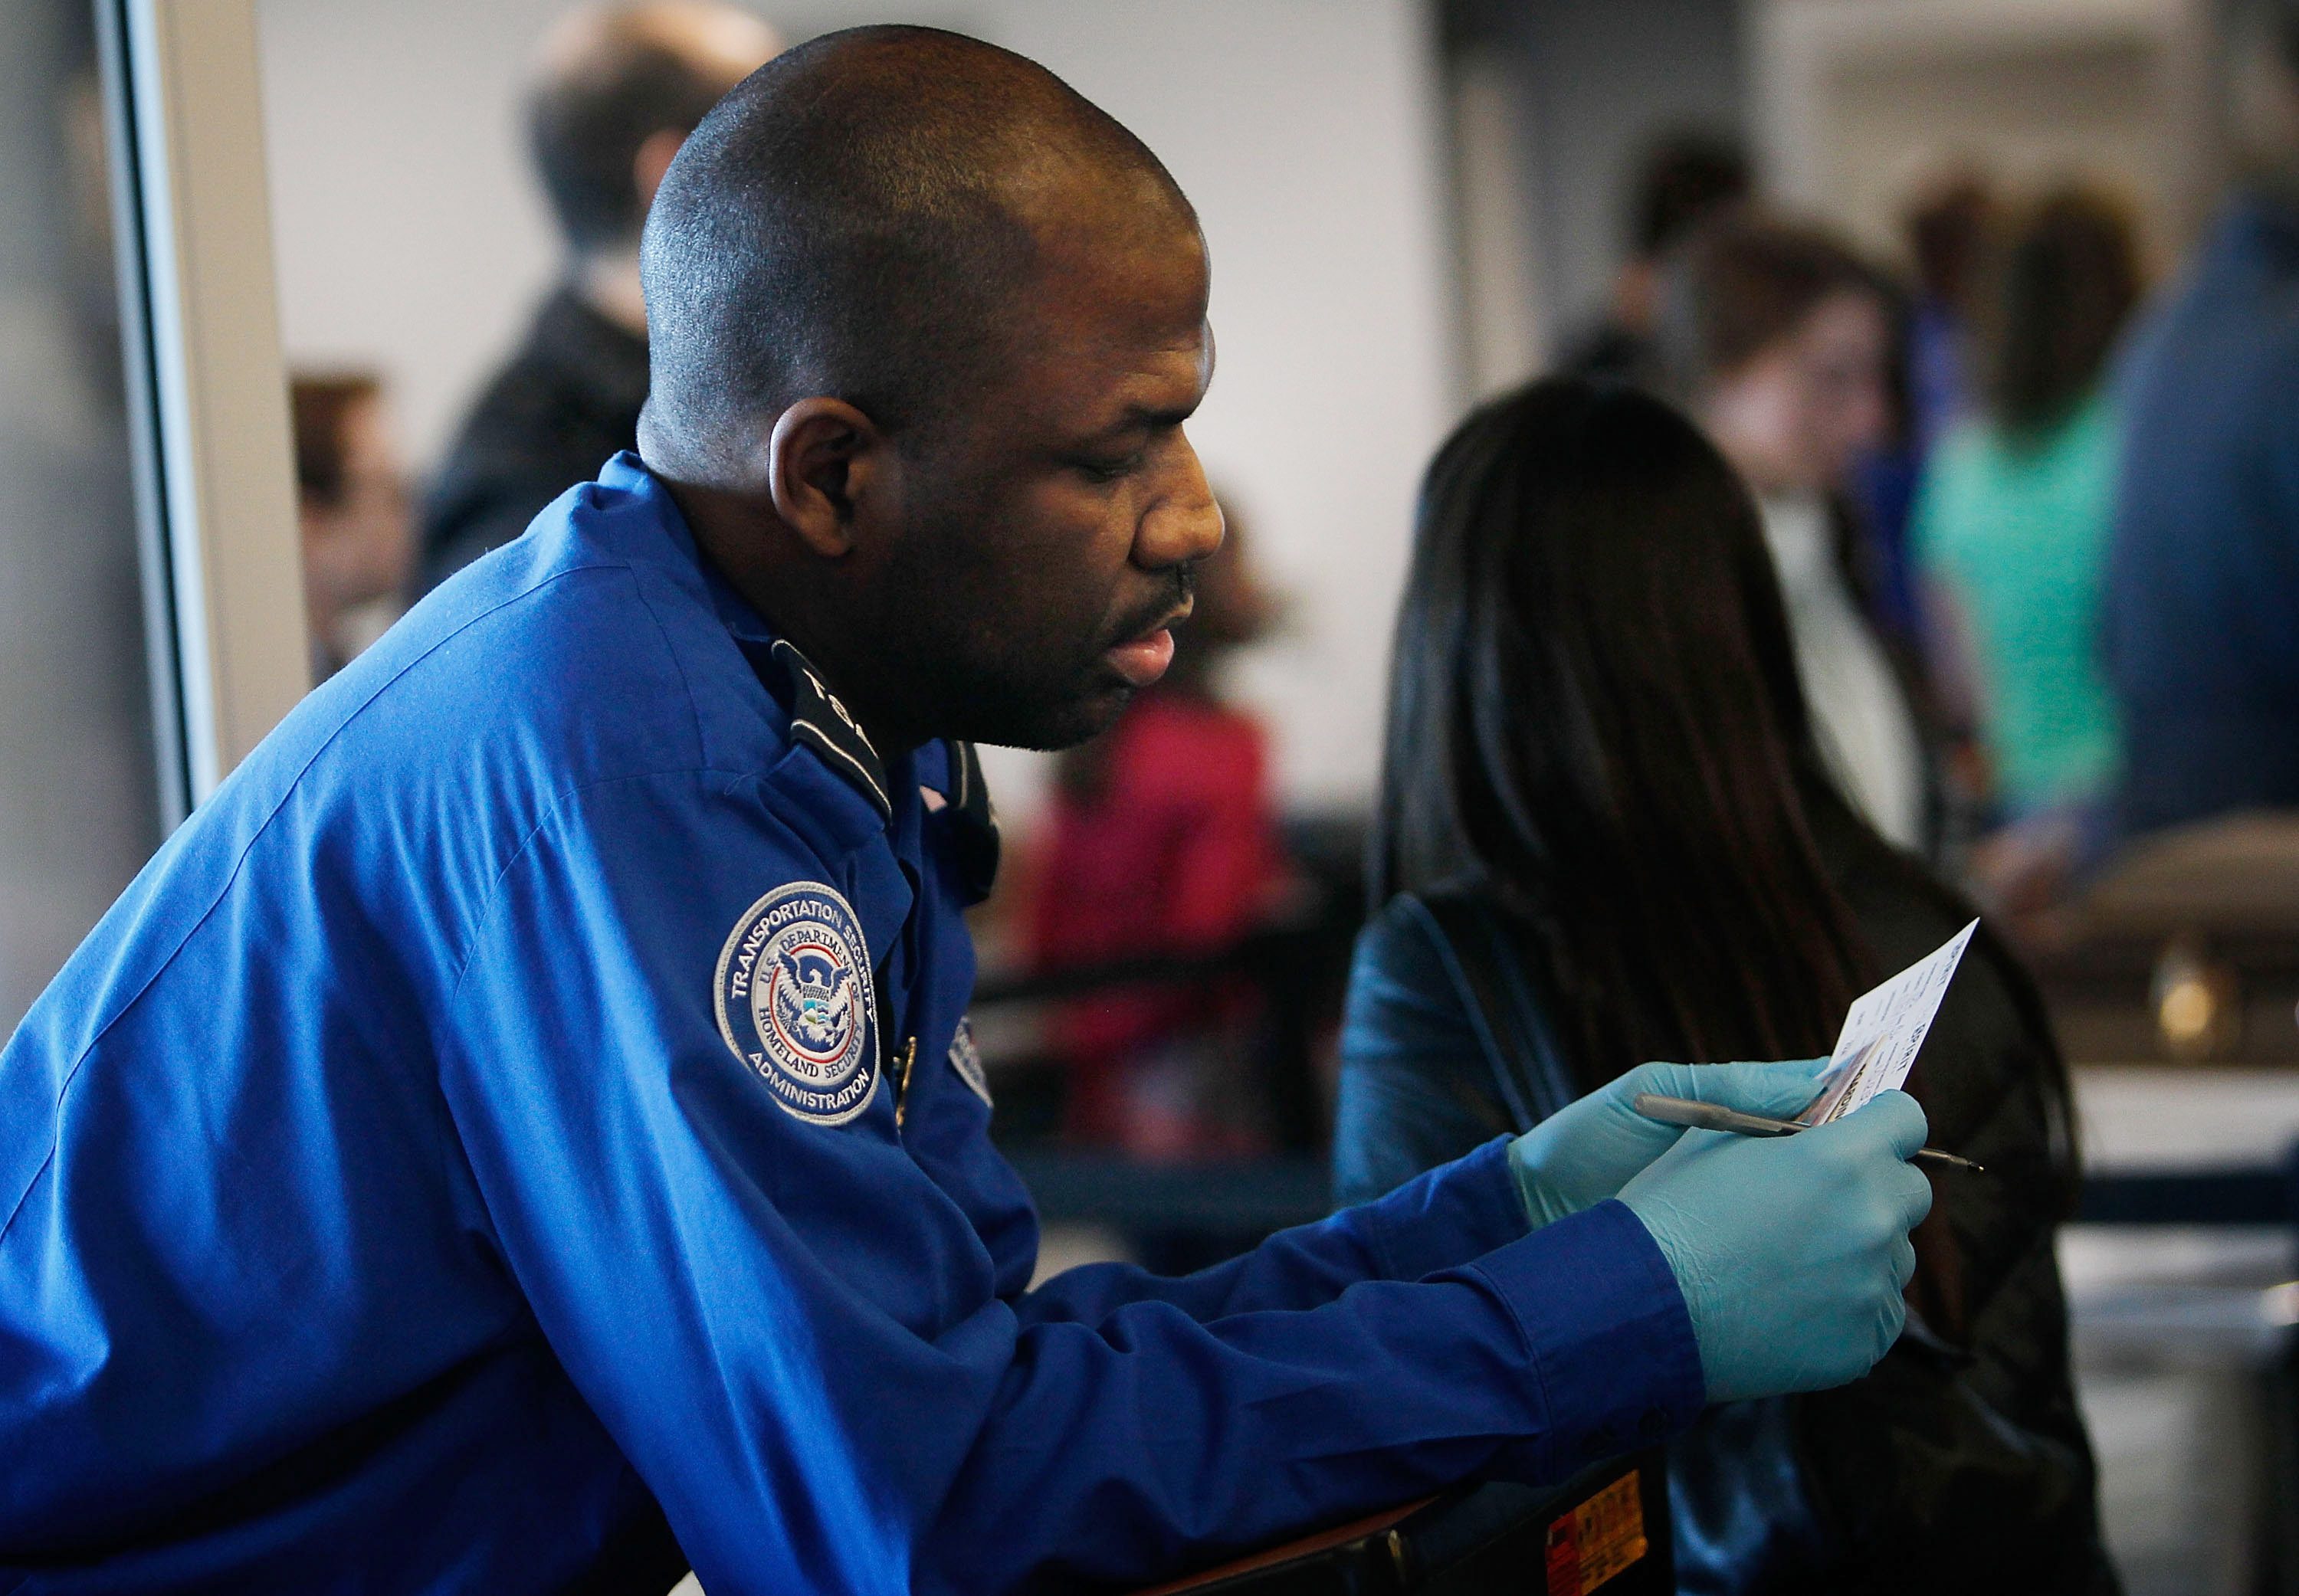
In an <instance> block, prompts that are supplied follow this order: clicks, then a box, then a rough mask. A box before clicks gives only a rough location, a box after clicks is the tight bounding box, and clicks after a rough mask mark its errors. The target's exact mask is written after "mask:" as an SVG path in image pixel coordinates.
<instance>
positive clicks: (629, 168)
mask: <svg viewBox="0 0 2299 1596" xmlns="http://www.w3.org/2000/svg"><path fill="white" fill-rule="evenodd" d="M780 47H781V45H780V41H779V40H778V39H777V38H776V35H775V33H774V30H773V29H770V28H768V26H767V24H766V23H764V22H762V21H759V19H758V18H757V17H756V16H754V15H752V14H751V12H746V11H741V10H738V9H736V8H735V7H733V6H730V5H724V4H709V3H706V0H657V3H656V4H646V5H638V6H632V7H627V8H624V9H618V10H604V9H597V10H587V11H583V12H577V13H576V14H575V15H573V16H570V17H569V18H568V19H567V20H566V21H564V22H562V23H560V26H559V27H558V28H557V29H554V30H553V31H552V33H551V35H550V36H549V37H547V38H546V39H545V40H544V47H543V52H542V56H541V60H540V62H539V66H538V72H537V78H536V82H535V87H534V88H533V90H532V91H531V93H530V95H529V96H528V99H527V142H528V145H529V148H530V151H531V153H532V154H533V156H534V160H535V171H536V175H537V176H538V178H540V179H541V181H542V184H543V188H544V194H545V195H546V196H547V197H548V198H549V200H550V202H551V209H552V215H553V217H554V218H555V219H556V220H557V221H558V224H559V231H560V239H561V241H562V244H563V245H564V248H565V251H566V264H565V268H564V269H563V271H562V272H561V274H560V282H559V285H558V286H556V287H555V288H553V289H552V291H551V293H550V294H549V295H548V296H547V297H546V298H545V299H544V302H543V303H542V305H541V307H540V308H539V309H538V310H536V311H535V319H534V321H533V322H532V323H531V324H530V325H529V327H528V328H527V337H526V339H525V340H524V341H523V342H522V343H520V345H519V348H518V350H517V351H515V352H513V354H512V355H511V357H510V360H508V361H507V362H506V363H505V364H504V365H503V366H502V368H501V369H500V370H498V371H497V372H496V373H495V374H494V376H491V377H489V378H488V379H487V383H486V386H485V387H484V388H483V389H482V390H481V392H480V393H479V396H478V398H477V401H475V402H474V403H473V405H472V407H471V409H470V412H469V414H468V415H467V416H466V417H465V418H464V419H463V423H462V426H461V428H460V429H459V430H458V432H457V433H456V434H455V439H454V442H452V444H450V445H449V447H448V451H447V456H446V459H445V461H444V464H443V465H442V466H441V467H440V469H439V473H438V475H437V477H436V480H435V481H434V482H433V484H432V486H431V491H430V493H429V495H428V497H427V500H426V502H425V504H424V507H423V545H422V556H421V560H420V563H419V568H418V571H417V573H416V582H417V590H418V592H419V593H422V592H428V591H430V590H431V589H432V588H434V587H436V586H437V585H438V584H439V583H441V582H443V581H444V580H445V579H446V578H447V577H448V576H451V575H453V574H454V573H455V572H457V571H459V570H461V568H462V567H463V566H467V565H469V564H470V563H471V561H473V560H475V559H477V558H478V557H479V556H480V555H482V554H485V553H486V551H487V550H490V549H493V548H495V547H497V546H498V545H500V544H503V543H507V542H510V540H511V539H513V538H515V537H517V536H518V535H519V533H522V532H524V531H526V530H527V523H528V522H529V521H531V520H533V519H534V518H535V512H536V511H538V510H540V509H542V508H543V507H544V505H546V504H548V503H550V502H551V501H552V500H553V499H556V498H557V497H559V495H560V494H561V493H563V492H566V491H567V490H568V489H569V488H570V487H572V486H574V485H575V484H577V483H578V482H588V481H589V480H590V479H591V478H592V477H593V475H596V473H597V472H598V469H599V467H600V466H601V465H602V464H603V463H604V462H605V461H606V460H607V459H609V458H610V457H611V456H612V455H614V454H615V453H616V452H617V451H620V450H625V449H635V448H636V447H637V446H638V425H639V408H640V406H642V405H643V404H644V403H645V402H646V395H647V344H646V304H645V302H644V301H643V299H642V298H641V297H640V294H639V228H640V227H641V225H642V224H643V223H644V221H645V220H646V213H647V207H648V206H649V205H650V204H651V203H653V200H654V191H655V187H656V185H658V184H659V183H660V182H661V181H662V174H663V173H664V171H665V170H668V167H669V165H670V160H671V157H672V156H674V155H676V154H677V153H678V147H679V145H681V144H683V143H685V139H686V136H687V135H688V134H689V133H691V132H693V130H694V126H695V124H696V123H697V122H700V121H701V120H702V113H703V112H706V111H709V110H710V107H711V106H712V105H713V104H715V103H718V98H719V96H721V95H724V94H725V93H726V91H727V90H728V89H730V88H732V87H735V84H737V83H739V82H741V81H742V80H743V78H745V77H747V76H748V75H749V74H750V73H751V70H753V69H754V68H756V67H758V66H759V64H760V63H761V62H765V61H767V60H768V58H769V57H771V56H772V55H773V54H775V52H776V50H777V49H779V48H780Z"/></svg>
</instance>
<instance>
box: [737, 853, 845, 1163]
mask: <svg viewBox="0 0 2299 1596" xmlns="http://www.w3.org/2000/svg"><path fill="white" fill-rule="evenodd" d="M710 996H711V1002H712V1004H713V1005H714V1006H715V1007H716V1009H717V1011H718V1034H719V1035H720V1036H722V1037H724V1038H726V1046H729V1047H731V1048H733V1049H734V1052H735V1057H736V1058H739V1059H741V1060H742V1061H743V1063H745V1064H748V1065H749V1066H750V1067H751V1069H753V1070H755V1071H758V1073H759V1077H760V1078H761V1079H764V1080H765V1082H766V1083H767V1089H768V1091H769V1092H771V1093H772V1094H773V1095H774V1099H775V1102H776V1104H778V1105H779V1106H780V1107H781V1108H782V1109H783V1110H784V1112H787V1113H790V1114H793V1115H794V1116H796V1117H797V1118H799V1119H801V1120H805V1121H809V1123H811V1124H816V1125H843V1124H845V1123H846V1122H847V1121H849V1120H851V1119H853V1118H855V1117H856V1116H857V1115H859V1114H860V1113H861V1112H862V1111H863V1110H864V1109H866V1108H867V1107H869V1106H870V1099H871V1098H872V1097H873V1096H876V1093H877V1090H878V1074H879V1071H878V1037H877V1027H878V1021H877V1013H878V1011H877V999H876V993H875V992H874V991H873V990H872V988H871V980H870V945H869V943H868V942H867V940H866V939H864V937H863V935H862V925H861V922H859V920H857V919H856V918H855V917H854V911H853V909H852V908H851V906H849V905H848V903H847V901H846V900H845V899H844V898H843V897H840V896H839V895H838V894H837V893H836V892H834V891H833V890H832V889H830V888H828V887H826V886H824V885H823V884H822V883H820V882H819V881H793V882H792V883H791V884H790V885H789V886H787V887H777V888H776V889H774V890H773V891H772V892H769V893H768V894H767V895H766V896H765V897H762V898H760V899H759V901H758V902H756V903H754V904H752V905H751V906H750V908H749V909H748V910H746V911H745V912H744V913H743V917H742V918H741V919H740V920H737V921H736V922H735V929H734V930H732V931H731V932H729V933H728V934H727V937H726V947H724V948H722V949H721V950H720V951H719V954H718V971H717V972H716V973H715V974H714V975H713V976H712V978H711V988H710Z"/></svg>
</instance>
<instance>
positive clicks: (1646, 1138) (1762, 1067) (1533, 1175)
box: [1508, 1058, 1828, 1230]
mask: <svg viewBox="0 0 2299 1596" xmlns="http://www.w3.org/2000/svg"><path fill="white" fill-rule="evenodd" d="M1827 1068H1828V1061H1827V1060H1826V1059H1824V1058H1812V1059H1801V1060H1798V1061H1797V1062H1795V1063H1784V1064H1639V1066H1638V1067H1637V1068H1635V1069H1633V1070H1631V1071H1629V1072H1628V1073H1627V1074H1626V1075H1623V1076H1622V1077H1621V1078H1620V1079H1618V1080H1615V1081H1614V1082H1613V1083H1612V1084H1611V1085H1609V1086H1606V1087H1599V1088H1598V1090H1596V1091H1593V1092H1591V1093H1589V1095H1588V1096H1585V1097H1583V1098H1581V1099H1580V1100H1579V1101H1578V1102H1576V1103H1574V1104H1572V1105H1571V1106H1570V1107H1567V1108H1565V1109H1563V1110H1561V1111H1560V1112H1556V1113H1554V1114H1551V1115H1550V1116H1549V1117H1548V1119H1546V1120H1543V1121H1541V1122H1540V1124H1538V1125H1536V1126H1534V1127H1533V1128H1532V1129H1531V1130H1528V1131H1526V1132H1525V1133H1524V1134H1523V1136H1521V1137H1517V1138H1516V1140H1515V1141H1514V1142H1512V1143H1510V1144H1509V1150H1508V1162H1509V1172H1510V1173H1511V1174H1513V1175H1515V1177H1516V1187H1517V1190H1518V1191H1519V1192H1520V1193H1521V1194H1523V1197H1524V1207H1525V1212H1526V1213H1527V1214H1528V1215H1530V1216H1531V1220H1532V1227H1533V1228H1534V1229H1536V1230H1538V1229H1539V1228H1540V1227H1541V1226H1543V1225H1547V1224H1549V1223H1552V1222H1554V1221H1555V1220H1561V1219H1563V1218H1564V1216H1565V1215H1567V1214H1571V1213H1578V1212H1580V1211H1581V1210H1582V1209H1584V1208H1593V1207H1595V1206H1596V1205H1597V1204H1598V1203H1602V1202H1603V1201H1604V1200H1605V1199H1606V1198H1607V1197H1612V1196H1617V1195H1620V1190H1621V1187H1623V1186H1626V1185H1627V1184H1628V1183H1629V1182H1630V1180H1631V1179H1632V1178H1634V1177H1635V1176H1636V1175H1638V1174H1639V1172H1640V1171H1642V1170H1643V1169H1644V1167H1645V1166H1646V1165H1647V1164H1648V1163H1650V1162H1652V1161H1653V1160H1654V1159H1656V1158H1658V1157H1659V1156H1660V1155H1661V1154H1664V1153H1665V1152H1667V1151H1668V1150H1669V1149H1670V1148H1671V1147H1673V1146H1675V1145H1676V1143H1677V1138H1679V1137H1681V1136H1683V1135H1684V1131H1683V1129H1682V1128H1681V1127H1680V1126H1675V1125H1663V1124H1662V1123H1660V1122H1659V1121H1656V1120H1647V1119H1646V1118H1645V1117H1644V1116H1643V1115H1642V1114H1640V1113H1639V1112H1637V1111H1636V1110H1635V1109H1633V1108H1631V1107H1630V1106H1629V1104H1631V1102H1633V1101H1635V1098H1636V1095H1637V1094H1638V1093H1639V1092H1658V1093H1660V1094H1661V1095H1662V1096H1668V1097H1693V1098H1697V1099H1698V1100H1699V1101H1700V1102H1703V1103H1721V1104H1723V1105H1724V1106H1725V1107H1727V1108H1737V1109H1739V1111H1740V1112H1742V1113H1749V1114H1769V1115H1771V1116H1772V1118H1773V1119H1776V1120H1786V1119H1790V1118H1793V1117H1794V1116H1795V1115H1797V1114H1799V1113H1801V1112H1804V1109H1805V1105H1806V1104H1809V1103H1810V1102H1811V1101H1812V1100H1813V1096H1814V1095H1815V1094H1816V1093H1817V1092H1818V1091H1819V1090H1820V1076H1821V1074H1822V1072H1823V1071H1826V1070H1827Z"/></svg>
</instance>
